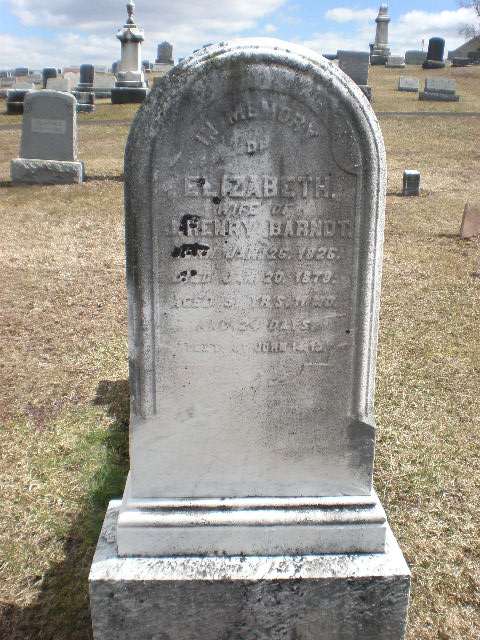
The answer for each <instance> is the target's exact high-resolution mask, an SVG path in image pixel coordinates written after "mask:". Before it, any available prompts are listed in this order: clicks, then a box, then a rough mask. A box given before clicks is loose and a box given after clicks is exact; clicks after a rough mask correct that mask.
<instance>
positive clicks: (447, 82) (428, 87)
mask: <svg viewBox="0 0 480 640" xmlns="http://www.w3.org/2000/svg"><path fill="white" fill-rule="evenodd" d="M425 91H433V92H434V93H452V94H454V93H456V83H455V80H452V79H451V78H425Z"/></svg>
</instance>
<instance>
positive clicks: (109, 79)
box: [93, 75, 116, 98]
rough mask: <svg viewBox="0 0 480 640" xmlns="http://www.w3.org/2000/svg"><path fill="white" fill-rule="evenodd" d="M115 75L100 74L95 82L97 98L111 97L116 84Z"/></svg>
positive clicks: (94, 88) (94, 90) (94, 89)
mask: <svg viewBox="0 0 480 640" xmlns="http://www.w3.org/2000/svg"><path fill="white" fill-rule="evenodd" d="M115 81H116V78H115V76H107V75H104V76H99V77H98V78H95V82H94V83H93V93H94V94H95V97H96V98H110V94H111V91H112V89H113V87H114V86H115Z"/></svg>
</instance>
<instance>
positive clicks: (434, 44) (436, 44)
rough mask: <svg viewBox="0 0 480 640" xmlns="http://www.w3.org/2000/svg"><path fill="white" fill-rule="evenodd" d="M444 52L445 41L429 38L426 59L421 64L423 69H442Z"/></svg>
mask: <svg viewBox="0 0 480 640" xmlns="http://www.w3.org/2000/svg"><path fill="white" fill-rule="evenodd" d="M444 51H445V40H444V39H443V38H430V40H429V41H428V52H427V59H426V60H425V62H424V63H423V64H422V67H423V68H424V69H443V68H444V67H445V62H444V61H443V54H444Z"/></svg>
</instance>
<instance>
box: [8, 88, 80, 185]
mask: <svg viewBox="0 0 480 640" xmlns="http://www.w3.org/2000/svg"><path fill="white" fill-rule="evenodd" d="M75 107H76V100H75V98H74V97H73V96H72V95H71V94H68V93H60V92H58V91H47V90H45V91H35V92H30V93H29V94H28V95H27V96H26V98H25V105H24V116H23V123H22V138H21V143H20V157H19V158H16V159H15V160H12V162H11V165H10V175H11V179H12V181H13V182H25V183H29V184H73V183H80V182H82V181H83V165H82V163H81V162H77V123H76V113H75Z"/></svg>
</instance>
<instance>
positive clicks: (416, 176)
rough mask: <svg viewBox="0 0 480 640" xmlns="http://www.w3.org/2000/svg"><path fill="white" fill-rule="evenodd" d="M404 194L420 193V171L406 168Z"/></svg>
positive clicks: (417, 194) (416, 194) (415, 194)
mask: <svg viewBox="0 0 480 640" xmlns="http://www.w3.org/2000/svg"><path fill="white" fill-rule="evenodd" d="M402 195H404V196H419V195H420V172H419V171H415V170H409V169H406V170H405V171H404V172H403V191H402Z"/></svg>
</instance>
